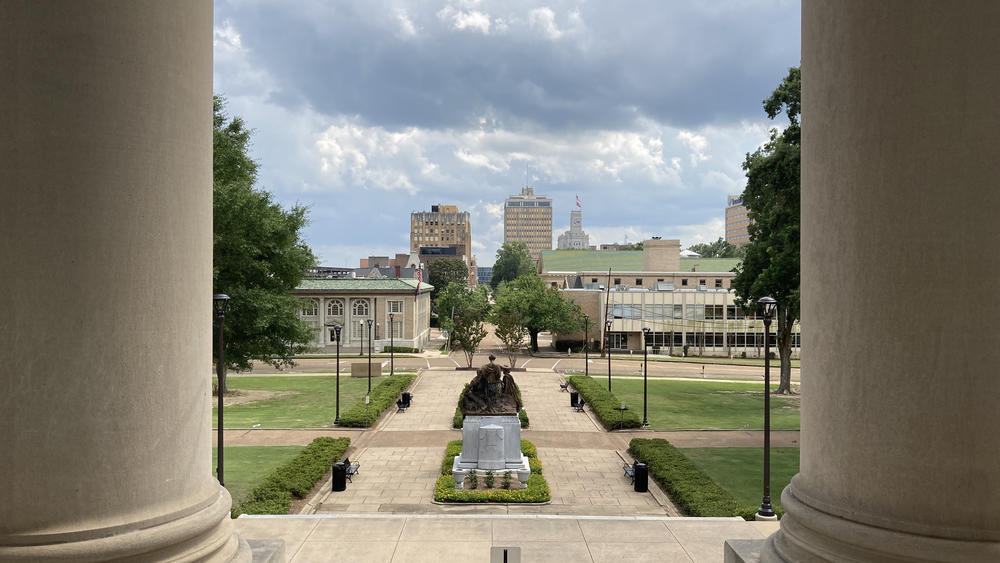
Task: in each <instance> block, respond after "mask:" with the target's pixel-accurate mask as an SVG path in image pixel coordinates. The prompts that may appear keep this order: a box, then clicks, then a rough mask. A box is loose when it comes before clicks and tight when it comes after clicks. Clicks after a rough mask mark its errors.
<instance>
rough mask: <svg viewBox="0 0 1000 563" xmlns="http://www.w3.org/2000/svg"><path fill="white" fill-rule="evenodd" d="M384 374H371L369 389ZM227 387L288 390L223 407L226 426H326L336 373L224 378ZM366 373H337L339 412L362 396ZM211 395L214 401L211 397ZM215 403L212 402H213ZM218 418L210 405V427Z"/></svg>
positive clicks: (333, 413)
mask: <svg viewBox="0 0 1000 563" xmlns="http://www.w3.org/2000/svg"><path fill="white" fill-rule="evenodd" d="M385 377H386V376H382V377H372V389H374V388H375V387H376V386H377V385H378V384H379V383H381V382H382V380H383V379H385ZM226 383H227V384H228V386H229V389H230V390H263V391H275V392H283V391H291V392H293V393H292V394H289V395H287V396H284V397H280V398H274V399H264V400H261V401H255V402H253V403H249V404H243V405H233V406H230V407H226V411H225V412H224V413H223V414H224V416H225V420H224V424H225V426H226V428H252V427H253V426H254V425H255V424H259V425H260V427H261V428H326V427H329V426H330V425H332V424H333V419H334V418H335V416H336V397H337V378H336V376H329V377H326V376H313V375H309V376H295V375H277V376H245V377H244V376H240V377H230V378H227V380H226ZM367 391H368V378H367V377H350V376H344V375H343V374H341V376H340V412H341V413H343V412H344V411H345V410H347V409H348V408H350V407H351V406H352V405H354V403H356V402H358V401H361V400H364V397H365V393H366V392H367ZM214 400H215V399H214V397H213V401H214ZM213 404H214V403H213ZM217 420H218V419H217V418H216V409H215V408H214V407H213V408H212V424H213V427H214V425H215V423H216V421H217Z"/></svg>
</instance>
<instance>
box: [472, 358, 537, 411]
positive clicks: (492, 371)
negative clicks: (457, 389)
mask: <svg viewBox="0 0 1000 563" xmlns="http://www.w3.org/2000/svg"><path fill="white" fill-rule="evenodd" d="M495 359H496V357H495V356H493V355H492V354H491V355H490V363H488V364H486V365H485V366H483V367H481V368H479V369H477V370H476V377H474V378H472V381H471V382H470V383H469V388H468V389H467V390H466V392H465V394H464V395H463V396H462V403H461V404H462V415H464V416H469V415H473V416H475V415H491V414H496V415H516V414H517V413H518V411H520V410H521V406H522V403H521V392H520V390H518V388H517V383H514V378H513V377H511V375H510V368H505V367H502V366H498V365H496V364H494V363H493V360H495Z"/></svg>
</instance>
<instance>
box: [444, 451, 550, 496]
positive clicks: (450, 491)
mask: <svg viewBox="0 0 1000 563" xmlns="http://www.w3.org/2000/svg"><path fill="white" fill-rule="evenodd" d="M460 453H462V441H461V440H452V441H451V442H448V445H447V446H446V447H445V450H444V459H443V460H442V461H441V476H440V477H438V480H437V484H436V485H435V486H434V500H436V501H438V502H496V503H515V502H516V503H536V502H548V501H550V500H552V493H551V492H550V491H549V484H548V482H546V481H545V477H542V462H541V460H539V459H538V450H537V449H536V448H535V445H534V444H532V443H531V442H529V441H527V440H521V453H523V454H524V455H525V456H526V457H527V458H528V465H529V466H530V467H531V476H530V477H528V488H527V489H513V490H510V489H487V490H482V489H475V490H468V489H463V490H455V479H454V477H452V474H451V468H452V464H453V462H454V459H455V456H457V455H458V454H460ZM514 482H517V480H516V479H515V480H514Z"/></svg>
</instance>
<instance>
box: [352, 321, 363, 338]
mask: <svg viewBox="0 0 1000 563" xmlns="http://www.w3.org/2000/svg"><path fill="white" fill-rule="evenodd" d="M364 329H365V323H364V321H358V322H356V323H351V340H361V339H362V338H364V336H365V330H364Z"/></svg>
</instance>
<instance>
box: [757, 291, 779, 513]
mask: <svg viewBox="0 0 1000 563" xmlns="http://www.w3.org/2000/svg"><path fill="white" fill-rule="evenodd" d="M757 303H759V304H760V306H761V308H763V309H764V498H763V500H761V503H760V510H758V511H757V514H756V516H755V519H757V520H775V519H777V516H776V515H775V514H774V508H772V507H771V347H770V343H771V342H770V337H771V319H772V318H774V314H775V312H776V311H777V310H778V302H777V301H775V300H774V299H772V298H771V297H761V298H760V299H758V300H757Z"/></svg>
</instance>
